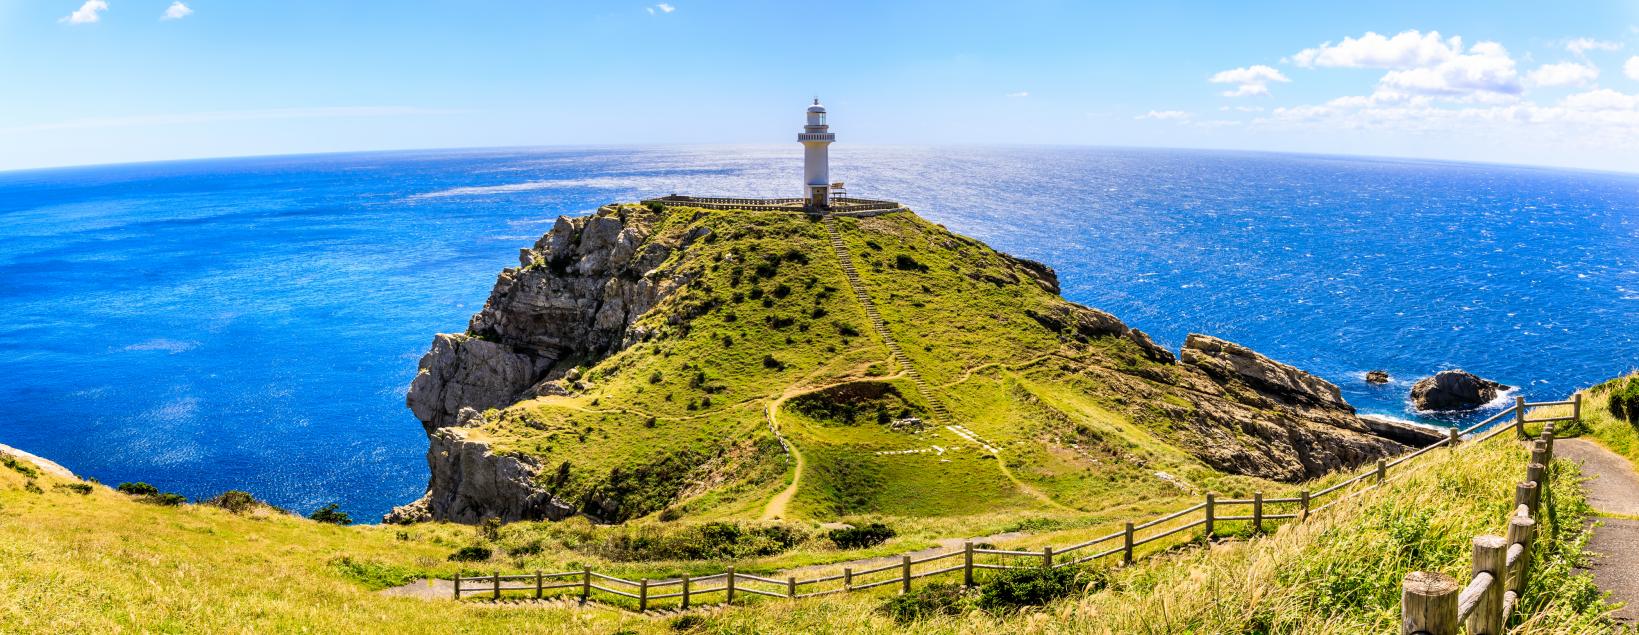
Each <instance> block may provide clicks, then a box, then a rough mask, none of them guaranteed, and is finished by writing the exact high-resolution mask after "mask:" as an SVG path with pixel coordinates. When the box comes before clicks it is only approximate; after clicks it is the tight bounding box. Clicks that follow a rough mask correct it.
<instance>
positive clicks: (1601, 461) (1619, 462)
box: [1554, 439, 1639, 625]
mask: <svg viewBox="0 0 1639 635" xmlns="http://www.w3.org/2000/svg"><path fill="white" fill-rule="evenodd" d="M1554 454H1556V455H1558V456H1559V457H1560V458H1566V459H1571V460H1573V461H1576V462H1578V463H1581V464H1582V473H1583V474H1584V475H1586V476H1590V477H1593V480H1591V481H1589V482H1588V484H1587V488H1588V502H1589V503H1591V504H1592V505H1593V507H1594V509H1595V510H1598V511H1599V512H1602V513H1606V514H1622V515H1627V516H1634V515H1639V474H1636V473H1635V472H1634V469H1633V464H1632V463H1630V462H1629V461H1628V460H1627V459H1625V458H1622V456H1621V455H1618V454H1616V453H1615V452H1611V451H1610V450H1607V449H1605V448H1604V447H1603V446H1600V445H1598V444H1596V443H1594V442H1592V441H1586V440H1583V439H1560V440H1558V441H1555V442H1554ZM1600 522H1601V523H1603V525H1602V526H1601V527H1599V528H1598V529H1595V530H1594V535H1593V540H1592V541H1590V542H1589V545H1588V549H1589V551H1592V552H1594V554H1595V556H1594V560H1593V577H1594V581H1595V582H1597V583H1598V584H1599V588H1601V589H1604V590H1605V591H1608V592H1610V594H1611V599H1612V600H1615V601H1617V602H1623V603H1626V605H1625V606H1623V607H1622V608H1621V610H1618V611H1616V613H1615V614H1614V617H1615V618H1616V619H1617V621H1619V622H1622V623H1624V624H1630V625H1631V624H1639V520H1628V519H1623V518H1603V519H1600Z"/></svg>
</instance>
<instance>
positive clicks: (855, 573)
mask: <svg viewBox="0 0 1639 635" xmlns="http://www.w3.org/2000/svg"><path fill="white" fill-rule="evenodd" d="M1562 406H1570V407H1571V412H1572V416H1570V417H1549V418H1542V419H1530V418H1528V415H1527V413H1528V411H1529V410H1530V409H1533V408H1546V407H1562ZM1580 413H1581V396H1580V395H1578V396H1576V397H1574V398H1573V399H1571V400H1568V401H1555V402H1543V403H1527V402H1525V400H1523V399H1519V400H1516V401H1515V404H1514V405H1513V406H1510V407H1509V408H1507V409H1505V410H1503V411H1502V412H1499V413H1497V414H1495V415H1493V416H1491V417H1489V418H1487V419H1485V420H1484V421H1481V422H1479V423H1477V424H1474V425H1472V426H1469V427H1467V428H1464V429H1461V430H1456V429H1453V432H1452V433H1451V434H1450V435H1448V436H1447V437H1446V438H1445V439H1442V440H1440V441H1438V442H1436V443H1434V444H1433V445H1430V446H1427V447H1424V448H1421V449H1418V450H1416V451H1414V452H1409V453H1407V454H1405V455H1402V456H1401V457H1399V458H1396V459H1394V460H1392V461H1388V460H1379V461H1378V462H1377V463H1376V464H1375V465H1373V466H1370V467H1369V468H1367V469H1366V470H1364V471H1363V472H1361V473H1360V474H1358V475H1356V476H1354V477H1352V478H1349V479H1347V480H1344V481H1342V482H1340V483H1337V484H1335V485H1332V486H1330V487H1327V488H1326V489H1323V490H1320V491H1317V492H1310V491H1308V490H1304V491H1300V492H1298V495H1297V496H1294V497H1285V498H1264V496H1263V493H1262V492H1254V493H1253V495H1252V497H1251V498H1239V499H1234V498H1218V497H1217V496H1216V495H1215V494H1213V493H1207V494H1206V497H1205V500H1204V501H1203V502H1200V503H1197V504H1195V505H1192V506H1190V507H1187V508H1184V509H1180V510H1178V511H1175V512H1172V513H1169V514H1166V515H1163V516H1160V517H1158V518H1155V519H1152V520H1149V521H1145V522H1142V523H1132V522H1128V523H1125V524H1124V525H1123V527H1122V529H1121V530H1120V531H1117V532H1114V533H1110V534H1106V535H1103V536H1099V537H1097V538H1093V539H1091V540H1087V541H1084V542H1080V543H1076V544H1073V545H1070V546H1067V547H1062V548H1057V547H1051V546H1049V547H1044V548H1042V549H1041V550H1040V551H1027V550H1020V549H992V548H981V547H978V546H976V545H974V543H972V542H967V543H964V544H963V545H962V548H961V549H960V550H957V551H948V552H944V553H937V554H933V555H930V556H924V557H920V558H915V557H912V556H911V555H909V554H906V555H902V556H900V558H899V561H897V562H892V563H889V564H886V565H881V566H877V567H871V568H863V569H856V568H854V567H844V568H843V569H842V573H841V574H833V575H825V576H820V577H816V578H811V579H803V580H799V579H797V578H795V577H787V578H785V579H783V580H782V579H776V578H767V577H761V576H755V575H751V574H746V573H737V572H735V571H734V567H728V568H727V569H726V570H725V571H724V572H723V573H718V574H713V575H708V576H698V577H689V576H682V577H678V578H669V579H661V580H655V579H647V578H645V579H640V580H627V579H624V578H619V577H615V576H610V575H605V574H601V573H598V572H595V571H592V570H591V569H589V568H587V569H583V570H581V571H571V572H565V573H542V572H535V573H528V574H515V575H501V574H500V572H495V573H494V574H492V575H487V576H476V577H472V576H467V577H463V576H460V575H457V576H456V577H455V591H454V597H455V598H456V599H460V598H462V597H464V596H474V595H488V596H489V597H490V598H491V599H496V600H498V599H500V598H501V597H502V594H503V593H524V594H525V596H526V597H527V595H529V594H533V596H534V597H535V598H537V599H539V598H542V597H544V596H545V594H546V593H547V592H549V591H551V592H555V593H556V592H560V591H569V593H568V594H569V595H578V596H579V597H580V600H581V601H582V602H585V601H587V600H590V599H592V597H593V593H594V592H601V593H605V594H608V595H612V596H615V597H620V598H626V599H628V600H634V601H635V604H636V605H637V610H638V611H639V612H642V611H647V610H648V609H650V608H652V606H651V605H652V604H653V603H654V602H655V601H656V600H676V606H677V607H678V608H683V609H687V608H689V607H691V606H699V605H701V604H704V603H706V601H708V600H716V599H717V596H718V595H719V594H720V595H721V600H720V601H721V602H722V603H724V604H732V603H734V599H735V596H736V595H739V596H745V595H756V596H764V597H774V598H787V599H797V598H805V597H815V596H821V595H830V594H833V593H849V592H854V591H863V590H867V589H873V588H877V587H882V586H888V585H897V586H898V589H899V592H901V593H904V592H907V591H909V590H910V589H911V581H912V580H916V579H920V578H928V577H934V576H945V575H951V576H954V575H957V574H959V575H961V577H962V583H963V584H964V585H967V586H973V585H974V584H975V572H976V571H987V570H1007V569H1025V568H1033V567H1055V568H1056V567H1068V566H1075V565H1080V564H1086V563H1089V562H1096V561H1099V560H1103V559H1106V558H1115V557H1119V558H1120V561H1119V562H1120V564H1121V565H1128V564H1132V563H1133V561H1134V560H1135V559H1136V558H1137V556H1138V548H1139V547H1142V546H1144V545H1147V544H1150V543H1153V542H1157V541H1160V540H1164V539H1166V538H1169V537H1173V536H1176V535H1178V534H1180V533H1184V532H1189V531H1191V530H1194V529H1196V528H1201V529H1202V532H1201V536H1202V537H1204V538H1205V539H1211V538H1212V537H1213V536H1215V535H1217V533H1216V532H1218V531H1219V530H1220V529H1221V524H1222V523H1225V522H1245V523H1248V524H1249V525H1250V527H1251V530H1252V532H1253V533H1261V532H1263V531H1264V530H1265V528H1266V527H1268V526H1269V525H1270V524H1271V523H1274V522H1276V521H1282V520H1291V521H1298V522H1303V521H1307V520H1308V519H1309V518H1310V517H1311V516H1312V515H1313V514H1316V513H1319V512H1321V511H1324V510H1325V509H1326V508H1328V507H1331V506H1333V505H1336V504H1337V503H1339V502H1341V501H1344V500H1347V499H1349V498H1352V497H1354V496H1357V495H1360V494H1363V493H1365V492H1368V491H1371V490H1374V489H1376V488H1378V487H1381V486H1382V485H1384V484H1385V483H1387V482H1388V481H1390V480H1394V479H1395V478H1396V476H1391V472H1400V473H1401V474H1403V473H1404V470H1406V469H1409V468H1404V467H1403V466H1406V465H1408V463H1410V461H1411V460H1412V459H1415V458H1417V457H1419V456H1422V455H1424V454H1427V453H1429V452H1431V451H1434V450H1435V449H1436V448H1441V447H1445V448H1450V449H1456V448H1457V447H1458V446H1459V444H1466V443H1475V442H1478V441H1485V440H1487V439H1491V438H1493V437H1496V436H1498V435H1499V434H1500V433H1502V432H1506V431H1509V430H1518V431H1519V432H1520V434H1521V435H1523V434H1524V430H1525V425H1526V424H1528V423H1544V424H1545V425H1546V427H1545V433H1544V437H1545V439H1546V440H1539V441H1537V444H1538V445H1539V446H1541V447H1542V448H1543V449H1542V452H1543V453H1544V454H1542V455H1540V456H1538V455H1533V461H1532V463H1533V465H1532V466H1531V468H1532V469H1533V470H1535V471H1528V474H1527V476H1528V477H1529V478H1528V479H1527V481H1526V482H1524V483H1521V484H1520V485H1519V494H1518V496H1519V499H1518V500H1517V501H1516V503H1517V504H1518V507H1519V510H1520V511H1521V512H1522V514H1521V515H1520V517H1519V519H1520V521H1521V523H1520V524H1521V526H1522V528H1520V529H1515V528H1514V526H1513V525H1510V527H1509V537H1508V538H1507V539H1506V542H1505V543H1503V546H1502V547H1500V548H1499V549H1500V551H1498V553H1501V554H1502V555H1501V556H1497V555H1496V554H1494V553H1493V552H1492V541H1486V543H1485V549H1486V551H1484V552H1483V554H1482V552H1481V546H1480V543H1479V541H1478V539H1476V543H1475V544H1476V546H1475V556H1476V559H1475V563H1476V564H1475V567H1476V569H1475V576H1474V577H1473V580H1474V582H1472V583H1471V584H1470V586H1475V585H1478V586H1479V587H1480V588H1479V590H1478V591H1474V592H1473V593H1472V594H1471V595H1474V597H1473V598H1471V599H1473V600H1475V602H1476V603H1474V604H1473V606H1469V605H1463V606H1459V605H1458V603H1457V602H1456V600H1457V599H1458V597H1457V594H1456V593H1455V588H1456V582H1455V581H1454V580H1450V578H1449V576H1441V575H1440V574H1433V573H1414V574H1411V575H1408V576H1406V581H1405V589H1406V591H1405V593H1406V595H1405V597H1406V598H1408V599H1407V600H1406V603H1405V610H1406V611H1407V613H1406V615H1407V617H1406V620H1408V621H1407V622H1406V623H1407V624H1410V623H1412V622H1410V620H1411V619H1412V617H1411V615H1412V613H1413V612H1416V613H1417V614H1418V615H1436V614H1438V615H1445V605H1444V604H1443V603H1445V602H1447V600H1448V599H1449V600H1450V601H1451V607H1450V608H1451V609H1452V610H1456V611H1461V612H1462V613H1461V614H1462V615H1464V616H1467V617H1471V616H1472V615H1474V614H1481V615H1491V614H1492V613H1494V612H1495V611H1492V610H1491V604H1489V603H1487V602H1489V601H1490V600H1491V598H1490V596H1489V595H1485V593H1486V592H1488V591H1489V590H1490V589H1491V588H1493V587H1496V588H1502V586H1503V584H1502V583H1494V582H1484V583H1481V582H1479V580H1481V577H1482V575H1484V576H1489V577H1487V578H1485V579H1486V580H1492V581H1495V580H1503V581H1504V582H1505V583H1507V582H1508V581H1510V580H1517V581H1518V582H1517V583H1509V584H1508V586H1507V591H1508V592H1511V594H1505V593H1503V592H1499V594H1498V595H1497V597H1496V602H1497V603H1498V604H1497V605H1498V606H1504V607H1507V609H1506V610H1512V607H1513V606H1514V605H1515V604H1516V602H1517V598H1518V596H1519V593H1520V592H1522V591H1523V589H1524V583H1523V580H1524V579H1525V578H1526V576H1527V575H1528V569H1529V566H1528V564H1527V562H1526V561H1527V559H1528V557H1529V556H1528V555H1526V554H1528V553H1529V545H1530V537H1531V527H1532V525H1531V523H1530V520H1531V519H1532V518H1534V517H1535V511H1536V505H1537V501H1538V500H1539V499H1538V497H1537V495H1536V492H1537V491H1538V487H1537V482H1539V479H1541V478H1544V476H1543V475H1544V474H1545V472H1543V471H1542V470H1541V468H1539V466H1538V465H1537V464H1538V463H1540V464H1541V465H1546V464H1547V458H1548V457H1549V456H1551V454H1550V453H1551V452H1552V447H1553V446H1552V440H1551V435H1552V432H1551V431H1552V424H1553V422H1555V421H1568V420H1571V419H1572V418H1574V417H1575V416H1577V415H1579V414H1580ZM1509 416H1512V417H1513V420H1512V421H1511V422H1510V423H1509V425H1497V426H1494V427H1492V428H1490V429H1487V426H1491V425H1492V424H1494V423H1497V422H1499V421H1502V420H1503V419H1504V417H1509ZM1539 458H1540V459H1541V460H1537V459H1539ZM1396 468H1402V469H1400V470H1396ZM1357 486H1358V487H1357ZM1325 498H1331V500H1329V501H1327V502H1325V503H1324V504H1321V503H1320V501H1321V500H1322V499H1325ZM1516 534H1517V535H1516ZM1497 540H1505V539H1502V538H1498V539H1497ZM1522 545H1523V546H1522ZM1515 547H1518V548H1515ZM1515 552H1518V553H1515ZM1482 555H1483V558H1482ZM1499 558H1500V559H1499ZM986 560H989V561H986ZM1493 560H1495V561H1496V562H1493ZM1499 563H1500V564H1499ZM1482 565H1483V566H1482ZM1504 570H1506V571H1507V572H1515V571H1517V573H1514V574H1509V575H1505V574H1504ZM520 581H521V582H526V584H515V583H517V582H520ZM1447 581H1450V583H1451V584H1450V586H1451V587H1452V589H1453V593H1452V596H1451V598H1445V597H1444V596H1443V595H1441V594H1440V593H1442V592H1443V591H1442V589H1444V586H1443V585H1444V584H1445V583H1446V582H1447ZM707 585H710V586H707ZM1414 586H1416V588H1418V589H1422V591H1419V592H1418V594H1416V597H1417V598H1418V600H1417V602H1418V603H1416V604H1414V603H1413V601H1412V600H1411V599H1409V598H1412V597H1413V594H1412V592H1411V589H1412V588H1413V587H1414ZM673 587H676V588H677V589H678V590H677V591H670V589H671V588H673ZM657 589H666V590H667V592H665V593H654V591H655V590H657ZM560 595H562V594H560ZM702 596H708V597H704V598H703V597H702ZM1481 600H1484V601H1481ZM1465 607H1466V608H1465ZM1482 609H1483V610H1484V611H1485V612H1483V613H1481V610H1482ZM1448 617H1449V616H1448ZM1419 619H1422V618H1419ZM1417 623H1418V624H1424V623H1427V622H1425V621H1419V622H1417ZM1420 628H1424V630H1423V631H1416V630H1407V631H1405V632H1406V633H1417V632H1427V633H1429V634H1430V635H1442V634H1443V633H1445V632H1446V631H1438V630H1427V628H1426V627H1420ZM1470 628H1471V629H1472V627H1470ZM1485 632H1487V633H1490V632H1492V631H1485ZM1471 633H1473V634H1474V635H1478V633H1479V631H1471Z"/></svg>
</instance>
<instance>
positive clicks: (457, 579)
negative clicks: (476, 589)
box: [455, 573, 461, 600]
mask: <svg viewBox="0 0 1639 635" xmlns="http://www.w3.org/2000/svg"><path fill="white" fill-rule="evenodd" d="M455 599H457V600H459V599H461V574H459V573H457V574H455Z"/></svg>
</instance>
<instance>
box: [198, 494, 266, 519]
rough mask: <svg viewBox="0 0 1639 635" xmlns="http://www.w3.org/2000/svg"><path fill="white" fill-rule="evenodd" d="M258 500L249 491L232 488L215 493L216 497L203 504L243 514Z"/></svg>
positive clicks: (252, 507) (254, 505)
mask: <svg viewBox="0 0 1639 635" xmlns="http://www.w3.org/2000/svg"><path fill="white" fill-rule="evenodd" d="M260 502H261V501H258V500H256V497H255V496H251V495H250V492H241V491H239V490H236V489H234V490H228V491H226V492H222V493H221V494H217V495H216V498H212V499H210V500H208V501H205V504H206V505H213V506H216V507H221V508H222V509H226V510H228V511H230V512H233V513H235V514H243V513H245V512H248V511H250V510H252V509H254V508H255V507H256V505H257V504H258V503H260Z"/></svg>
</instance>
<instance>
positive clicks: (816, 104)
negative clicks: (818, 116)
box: [808, 99, 825, 112]
mask: <svg viewBox="0 0 1639 635" xmlns="http://www.w3.org/2000/svg"><path fill="white" fill-rule="evenodd" d="M808 112H825V106H821V105H820V103H819V100H818V99H815V100H814V105H812V106H809V107H808Z"/></svg>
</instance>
